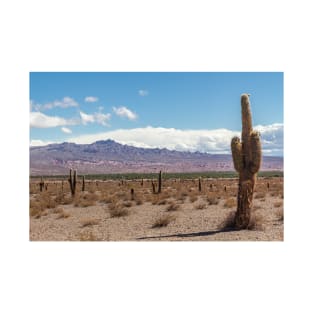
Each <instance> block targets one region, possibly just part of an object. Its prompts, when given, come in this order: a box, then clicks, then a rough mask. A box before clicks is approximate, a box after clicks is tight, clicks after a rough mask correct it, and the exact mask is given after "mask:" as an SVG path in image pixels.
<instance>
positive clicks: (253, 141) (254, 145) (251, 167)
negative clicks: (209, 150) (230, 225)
mask: <svg viewBox="0 0 313 313" xmlns="http://www.w3.org/2000/svg"><path fill="white" fill-rule="evenodd" d="M241 116H242V133H241V141H240V139H239V138H238V137H234V138H233V139H232V141H231V150H232V156H233V162H234V167H235V170H236V171H237V172H238V173H239V185H238V196H237V211H236V215H235V227H236V228H237V229H246V228H247V227H248V225H249V222H250V217H251V208H252V200H253V192H254V186H255V183H256V177H257V172H258V171H259V169H260V166H261V158H262V153H261V140H260V135H259V133H258V132H257V131H254V130H253V129H252V114H251V109H250V100H249V95H248V94H243V95H242V96H241Z"/></svg>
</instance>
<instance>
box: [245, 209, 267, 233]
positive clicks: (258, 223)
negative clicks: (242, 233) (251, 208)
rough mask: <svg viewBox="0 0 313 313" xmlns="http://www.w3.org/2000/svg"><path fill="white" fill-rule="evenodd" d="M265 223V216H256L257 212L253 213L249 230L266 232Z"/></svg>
mask: <svg viewBox="0 0 313 313" xmlns="http://www.w3.org/2000/svg"><path fill="white" fill-rule="evenodd" d="M263 223H264V218H263V216H262V215H260V214H256V213H255V212H252V214H251V217H250V222H249V225H248V229H249V230H264V225H263Z"/></svg>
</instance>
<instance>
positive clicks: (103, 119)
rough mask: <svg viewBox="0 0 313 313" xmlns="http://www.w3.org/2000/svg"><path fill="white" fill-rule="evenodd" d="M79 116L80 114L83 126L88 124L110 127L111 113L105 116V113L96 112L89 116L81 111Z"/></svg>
mask: <svg viewBox="0 0 313 313" xmlns="http://www.w3.org/2000/svg"><path fill="white" fill-rule="evenodd" d="M79 114H80V117H81V121H82V123H83V125H87V124H88V123H98V124H100V125H103V126H108V125H109V124H108V122H109V120H110V118H111V114H110V113H107V114H104V113H100V112H96V113H93V114H87V113H84V112H82V111H80V112H79Z"/></svg>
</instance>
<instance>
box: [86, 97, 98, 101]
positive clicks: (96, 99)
mask: <svg viewBox="0 0 313 313" xmlns="http://www.w3.org/2000/svg"><path fill="white" fill-rule="evenodd" d="M98 100H99V98H97V97H93V96H89V97H86V98H85V102H97V101H98Z"/></svg>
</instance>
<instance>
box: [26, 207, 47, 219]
mask: <svg viewBox="0 0 313 313" xmlns="http://www.w3.org/2000/svg"><path fill="white" fill-rule="evenodd" d="M47 214H48V212H47V211H46V210H44V209H42V208H39V207H30V208H29V216H30V217H34V218H40V217H42V216H45V215H47Z"/></svg>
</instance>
